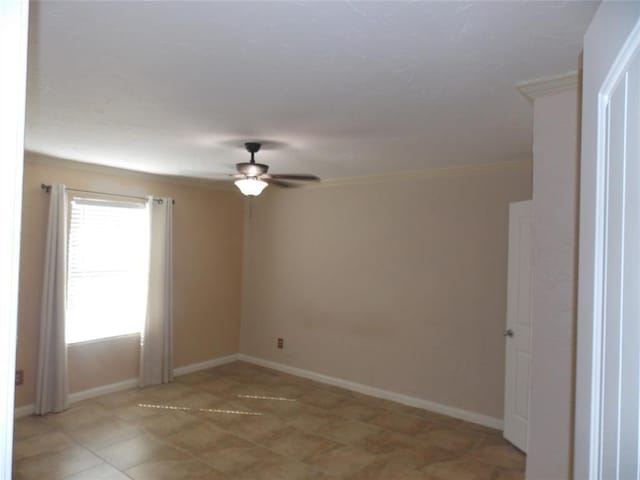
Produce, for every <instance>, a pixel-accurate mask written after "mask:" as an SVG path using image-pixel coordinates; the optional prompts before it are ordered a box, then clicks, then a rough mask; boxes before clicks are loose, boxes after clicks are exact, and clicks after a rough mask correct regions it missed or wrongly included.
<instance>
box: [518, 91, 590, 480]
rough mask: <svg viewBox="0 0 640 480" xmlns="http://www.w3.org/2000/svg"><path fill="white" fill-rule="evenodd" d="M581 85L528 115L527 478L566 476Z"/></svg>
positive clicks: (543, 101) (542, 102)
mask: <svg viewBox="0 0 640 480" xmlns="http://www.w3.org/2000/svg"><path fill="white" fill-rule="evenodd" d="M578 121H579V112H578V92H577V91H576V90H575V89H573V90H569V91H566V92H562V93H557V94H553V95H547V96H544V97H540V98H537V99H536V100H535V104H534V122H533V202H532V207H533V210H532V212H533V214H532V221H531V235H532V243H531V246H532V247H531V248H532V269H531V270H532V277H531V288H532V292H531V313H532V322H531V396H530V401H529V451H528V457H527V478H528V479H531V480H543V479H555V478H569V477H570V465H571V444H572V418H573V391H572V387H573V383H574V346H575V318H576V259H577V257H576V255H577V240H576V236H577V235H576V233H577V224H578V219H577V208H578V199H577V184H578V149H577V145H578V131H579V126H578Z"/></svg>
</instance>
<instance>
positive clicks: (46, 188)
mask: <svg viewBox="0 0 640 480" xmlns="http://www.w3.org/2000/svg"><path fill="white" fill-rule="evenodd" d="M40 188H41V189H42V190H44V191H45V192H47V193H49V192H50V191H51V185H47V184H46V183H41V184H40Z"/></svg>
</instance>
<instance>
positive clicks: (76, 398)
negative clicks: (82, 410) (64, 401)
mask: <svg viewBox="0 0 640 480" xmlns="http://www.w3.org/2000/svg"><path fill="white" fill-rule="evenodd" d="M137 386H138V379H137V378H129V379H128V380H123V381H121V382H116V383H110V384H109V385H101V386H99V387H95V388H89V389H87V390H81V391H80V392H75V393H70V394H69V403H70V404H71V403H77V402H81V401H83V400H87V399H89V398H95V397H100V396H102V395H108V394H110V393H115V392H121V391H122V390H129V389H131V388H134V387H137Z"/></svg>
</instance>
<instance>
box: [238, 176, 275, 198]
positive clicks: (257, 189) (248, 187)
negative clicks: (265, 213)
mask: <svg viewBox="0 0 640 480" xmlns="http://www.w3.org/2000/svg"><path fill="white" fill-rule="evenodd" d="M234 184H235V186H236V187H238V188H239V189H240V191H241V192H242V194H243V195H246V196H247V197H257V196H258V195H260V194H261V193H262V191H263V190H264V189H265V188H267V186H268V185H269V184H268V183H267V182H265V181H264V180H260V179H259V178H255V177H247V178H241V179H240V180H236V181H235V182H234Z"/></svg>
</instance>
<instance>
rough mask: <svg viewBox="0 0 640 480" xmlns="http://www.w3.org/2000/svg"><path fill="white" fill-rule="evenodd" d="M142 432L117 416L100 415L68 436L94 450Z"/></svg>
mask: <svg viewBox="0 0 640 480" xmlns="http://www.w3.org/2000/svg"><path fill="white" fill-rule="evenodd" d="M142 433H144V432H143V431H142V429H141V428H138V427H136V426H134V425H131V424H129V423H126V422H124V421H123V420H120V419H118V418H117V417H112V416H109V417H101V418H100V419H98V420H97V421H96V422H93V423H90V424H87V425H84V426H82V427H79V428H77V429H75V430H73V431H71V432H69V436H70V437H71V438H72V439H73V440H74V441H75V442H76V443H78V444H80V445H82V446H83V447H86V448H88V449H90V450H93V451H96V450H98V449H100V448H104V447H107V446H109V445H111V444H113V443H116V442H119V441H122V440H127V439H129V438H133V437H135V436H138V435H141V434H142Z"/></svg>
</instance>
